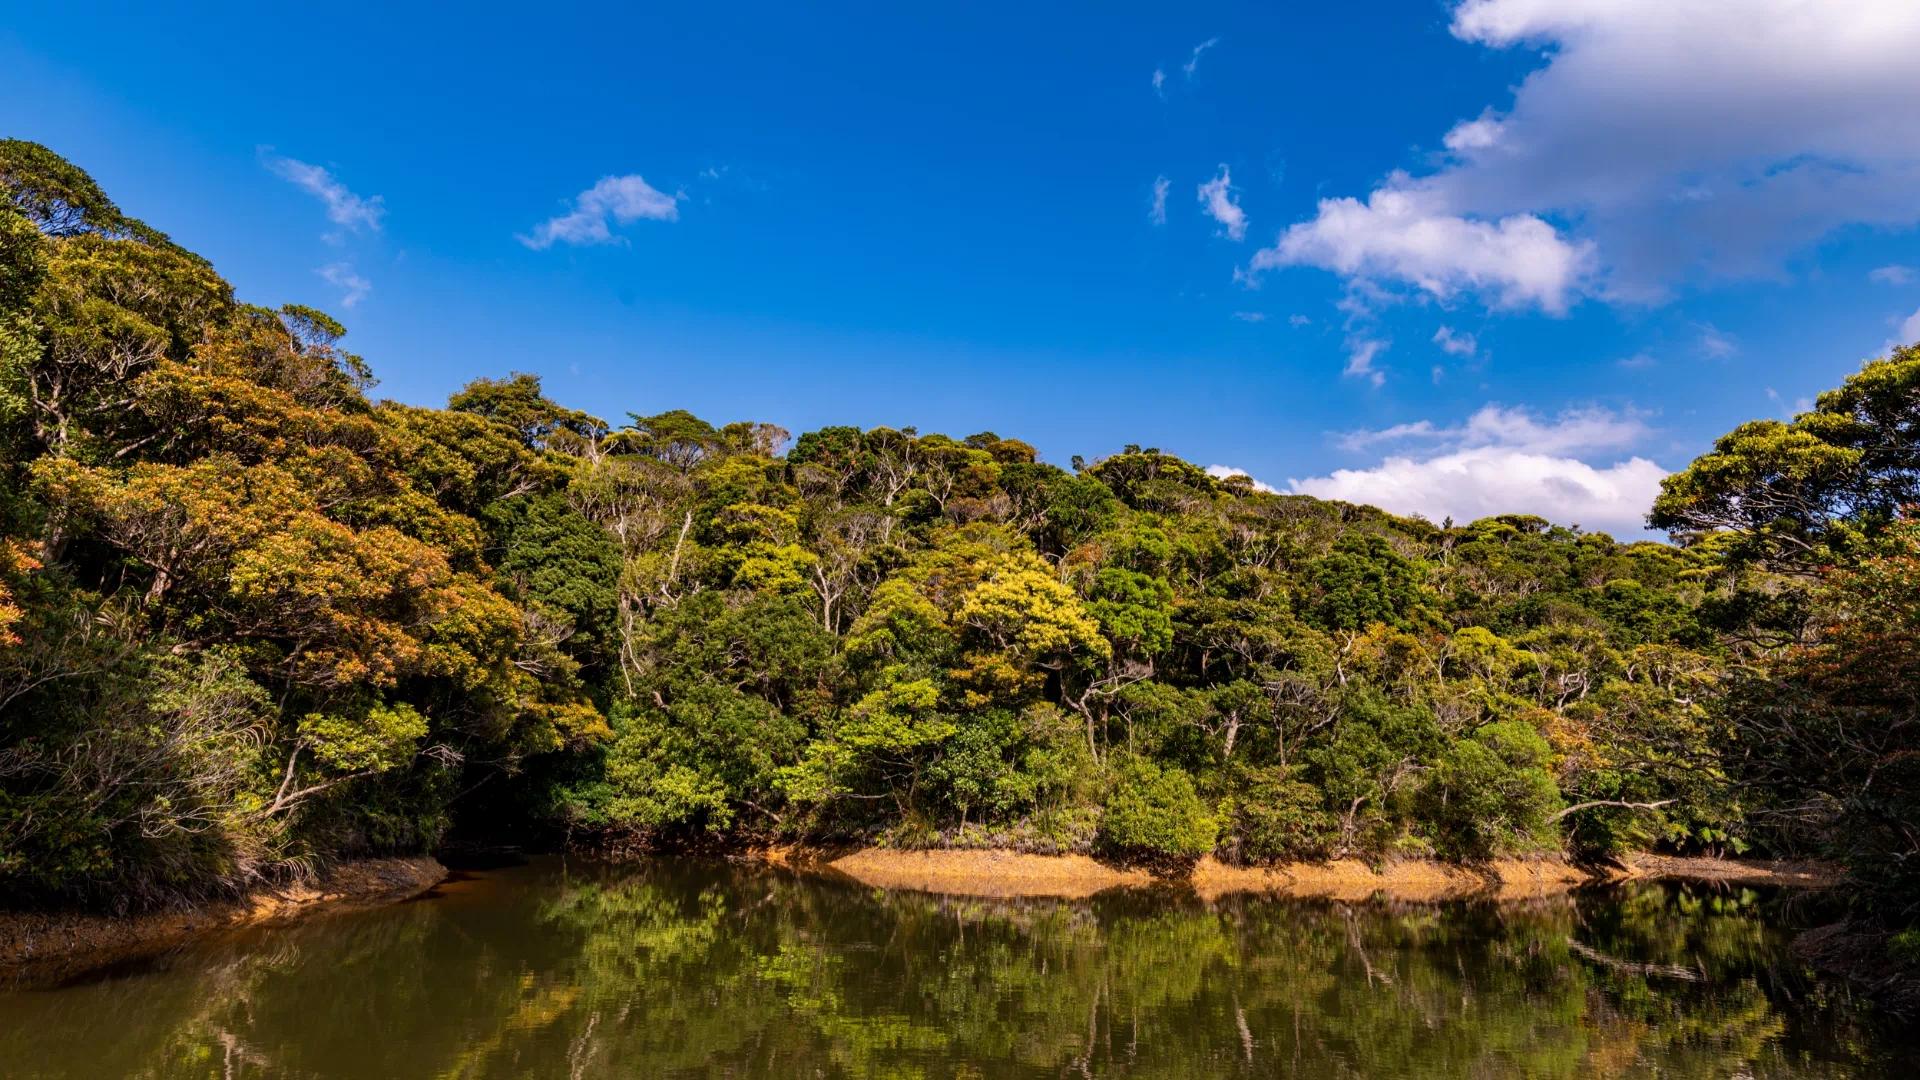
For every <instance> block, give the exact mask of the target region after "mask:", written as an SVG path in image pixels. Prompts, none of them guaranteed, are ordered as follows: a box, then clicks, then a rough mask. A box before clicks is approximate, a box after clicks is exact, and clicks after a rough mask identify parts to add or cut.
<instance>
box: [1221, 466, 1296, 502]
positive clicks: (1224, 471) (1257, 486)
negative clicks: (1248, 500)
mask: <svg viewBox="0 0 1920 1080" xmlns="http://www.w3.org/2000/svg"><path fill="white" fill-rule="evenodd" d="M1207 475H1208V476H1211V477H1213V478H1214V479H1216V480H1225V479H1226V478H1227V477H1229V476H1245V477H1246V478H1247V479H1249V480H1253V477H1252V476H1251V475H1249V474H1248V473H1247V470H1245V469H1236V468H1234V467H1233V466H1231V465H1209V466H1207ZM1253 490H1255V491H1264V492H1266V493H1267V494H1269V495H1278V494H1280V489H1279V488H1277V487H1274V486H1273V485H1272V484H1263V483H1261V482H1260V481H1258V480H1253Z"/></svg>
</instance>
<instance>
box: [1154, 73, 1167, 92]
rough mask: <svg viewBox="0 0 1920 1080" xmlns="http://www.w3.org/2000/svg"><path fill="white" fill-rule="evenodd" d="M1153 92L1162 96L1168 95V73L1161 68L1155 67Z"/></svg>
mask: <svg viewBox="0 0 1920 1080" xmlns="http://www.w3.org/2000/svg"><path fill="white" fill-rule="evenodd" d="M1153 92H1154V93H1156V94H1159V95H1160V96H1161V97H1166V96H1167V73H1166V72H1165V71H1163V70H1161V69H1160V68H1154V69H1153Z"/></svg>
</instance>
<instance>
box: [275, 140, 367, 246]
mask: <svg viewBox="0 0 1920 1080" xmlns="http://www.w3.org/2000/svg"><path fill="white" fill-rule="evenodd" d="M266 166H267V168H269V169H271V170H273V172H274V175H276V176H278V177H280V178H281V179H282V180H286V181H287V182H289V183H291V184H293V185H294V186H295V187H297V188H299V189H301V190H302V191H305V192H306V193H307V194H309V195H312V196H313V197H314V198H316V199H319V200H320V201H321V202H323V203H325V204H326V206H327V220H328V221H331V222H333V223H334V224H335V225H338V226H340V227H341V228H344V229H351V230H353V231H354V232H358V231H360V229H362V228H365V229H367V230H368V231H369V232H379V231H380V219H381V218H382V217H385V216H386V213H387V208H386V206H384V205H383V204H382V202H381V199H380V196H378V195H375V196H373V197H372V198H370V199H363V198H361V197H360V196H358V195H355V194H354V193H353V192H351V191H349V190H347V186H346V185H345V184H342V183H341V182H340V181H338V180H336V179H334V176H333V174H332V173H330V172H328V171H327V170H325V169H323V168H321V167H320V166H318V165H309V164H307V163H306V162H304V161H295V160H293V159H292V158H284V157H269V158H267V159H266Z"/></svg>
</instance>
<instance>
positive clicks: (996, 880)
mask: <svg viewBox="0 0 1920 1080" xmlns="http://www.w3.org/2000/svg"><path fill="white" fill-rule="evenodd" d="M752 857H755V858H761V859H765V860H766V861H768V862H772V863H776V864H780V865H787V866H794V867H804V868H811V869H818V870H826V871H831V872H836V873H840V874H845V875H846V876H848V877H851V878H853V879H854V880H856V881H858V882H860V883H861V884H863V885H868V886H871V887H873V888H877V889H909V890H914V891H919V892H932V893H946V894H951V895H961V896H982V897H1057V898H1063V899H1082V898H1085V897H1088V896H1092V895H1093V894H1095V893H1098V892H1103V891H1105V890H1107V889H1115V888H1145V887H1155V886H1157V887H1167V888H1187V889H1192V890H1193V891H1194V892H1196V893H1198V894H1199V895H1200V896H1201V898H1202V899H1206V900H1213V899H1215V898H1217V897H1221V896H1227V895H1231V894H1234V893H1267V894H1271V895H1278V896H1293V897H1301V898H1315V899H1329V900H1347V901H1359V900H1366V899H1372V898H1376V897H1378V898H1383V899H1389V900H1403V901H1415V902H1418V901H1438V900H1455V899H1467V898H1484V899H1491V900H1525V899H1532V898H1536V897H1543V896H1554V895H1559V894H1562V893H1565V892H1568V891H1569V890H1572V889H1576V888H1581V887H1583V886H1589V885H1599V884H1606V883H1608V882H1615V881H1631V880H1663V879H1664V880H1681V881H1703V882H1714V883H1719V884H1727V885H1752V886H1780V887H1789V888H1824V887H1827V886H1830V885H1832V884H1834V883H1835V882H1836V881H1837V880H1838V872H1837V870H1836V869H1835V868H1834V867H1833V866H1831V865H1829V864H1825V863H1818V862H1767V861H1761V860H1746V859H1705V858H1675V857H1671V856H1661V855H1635V856H1630V857H1629V858H1628V859H1626V860H1625V861H1624V862H1623V865H1621V866H1619V867H1585V866H1576V865H1574V864H1572V863H1569V862H1566V861H1565V860H1562V859H1554V858H1542V859H1501V860H1495V861H1493V862H1490V863H1483V864H1476V865H1473V866H1459V865H1454V864H1449V863H1442V862H1437V861H1434V860H1430V859H1405V860H1399V861H1395V862H1390V863H1383V864H1380V865H1377V866H1376V865H1371V864H1368V863H1365V862H1361V861H1359V860H1357V859H1338V860H1334V861H1331V862H1325V863H1290V864H1286V865H1282V866H1274V867H1244V866H1231V865H1227V864H1225V863H1221V862H1217V861H1215V860H1214V859H1212V858H1211V857H1209V858H1204V859H1201V860H1200V861H1199V862H1198V863H1197V864H1196V865H1195V866H1194V867H1193V870H1192V872H1191V873H1190V874H1188V875H1184V876H1179V877H1167V876H1160V875H1155V874H1153V873H1151V872H1149V871H1147V870H1144V869H1141V868H1138V867H1129V866H1121V865H1116V864H1113V863H1109V862H1103V861H1101V860H1097V859H1094V858H1091V857H1089V856H1086V855H1034V854H1028V853H1024V852H1016V851H1004V850H992V849H987V850H980V849H949V848H942V849H932V850H918V851H910V850H900V849H895V848H876V847H868V848H858V849H854V850H841V849H815V848H806V847H777V848H768V849H764V850H761V851H757V852H755V853H753V856H752Z"/></svg>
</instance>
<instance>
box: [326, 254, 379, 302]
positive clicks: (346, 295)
mask: <svg viewBox="0 0 1920 1080" xmlns="http://www.w3.org/2000/svg"><path fill="white" fill-rule="evenodd" d="M314 273H316V274H319V275H320V276H321V277H322V278H324V279H325V280H326V282H327V284H329V285H332V286H334V287H335V288H337V289H339V290H340V291H341V293H342V295H341V297H340V306H341V307H347V308H350V307H352V306H353V305H355V304H357V303H359V302H360V298H361V297H363V296H366V295H367V294H368V293H370V292H372V291H373V282H371V281H368V280H367V279H366V278H363V277H361V276H360V275H359V274H358V273H356V272H354V269H353V264H352V263H344V262H337V263H328V264H327V265H325V266H323V267H321V268H320V269H318V270H315V271H314Z"/></svg>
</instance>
